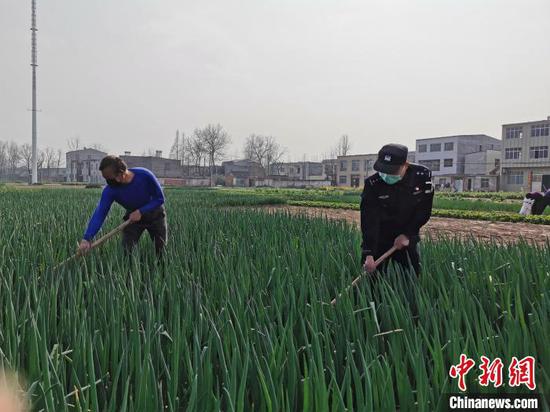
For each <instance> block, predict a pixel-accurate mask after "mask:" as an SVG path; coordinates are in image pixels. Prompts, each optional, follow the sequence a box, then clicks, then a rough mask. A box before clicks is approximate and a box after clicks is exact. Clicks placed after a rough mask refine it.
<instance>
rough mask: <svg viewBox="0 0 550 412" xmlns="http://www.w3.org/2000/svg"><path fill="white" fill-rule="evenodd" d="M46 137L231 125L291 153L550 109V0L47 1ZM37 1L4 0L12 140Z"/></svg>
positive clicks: (166, 141)
mask: <svg viewBox="0 0 550 412" xmlns="http://www.w3.org/2000/svg"><path fill="white" fill-rule="evenodd" d="M37 2H38V29H39V31H38V45H39V53H38V63H39V68H38V106H39V109H41V110H42V111H41V112H40V113H38V128H39V129H38V130H39V135H38V138H39V146H41V147H45V146H53V147H56V148H57V147H59V148H65V147H66V140H67V138H69V137H73V136H80V138H81V140H82V141H83V142H84V143H85V144H92V143H99V144H102V145H103V146H105V147H106V148H107V149H108V150H109V151H110V152H112V153H121V152H122V151H124V150H130V151H132V152H133V153H136V154H141V152H143V150H144V149H146V148H154V149H159V150H164V151H165V153H166V152H167V151H168V149H169V147H170V145H171V143H172V141H173V139H174V136H175V131H176V129H178V128H179V129H180V130H183V131H184V132H185V133H191V132H192V131H193V129H194V128H196V127H201V126H204V125H206V124H208V123H218V122H219V123H221V124H222V125H223V126H224V127H225V129H226V130H227V131H228V132H229V134H230V135H231V138H232V141H233V144H232V146H231V149H230V150H229V153H228V154H229V156H236V155H240V154H241V148H242V144H243V142H244V139H245V137H246V136H247V135H249V134H250V133H259V134H269V135H273V136H275V137H276V138H277V139H278V140H279V142H280V143H281V144H282V145H284V146H286V147H287V148H288V151H289V153H290V154H291V158H292V159H293V160H298V159H302V158H303V156H305V157H307V158H309V159H313V160H315V159H320V158H321V156H322V155H323V153H325V152H328V151H329V149H330V147H331V146H333V145H334V143H335V141H336V140H337V139H338V137H339V136H340V135H342V134H344V133H346V134H348V135H349V136H350V139H351V141H352V144H353V147H352V149H353V152H356V153H359V152H361V153H369V152H376V151H377V150H378V149H379V146H381V145H382V144H384V143H387V142H399V143H403V144H406V145H409V147H413V146H414V140H415V139H416V138H425V137H434V136H441V135H446V134H463V133H486V134H489V135H492V136H495V137H500V134H501V129H500V126H501V125H502V124H503V123H511V122H519V121H526V120H539V119H545V118H546V116H548V115H550V1H549V0H513V1H511V0H460V1H458V0H362V1H351V0H331V1H329V0H307V1H306V0H254V1H246V0H241V1H230V0H221V1H206V0H200V1H185V0H117V1H110V0H87V1H84V0H81V1H77V0H37ZM30 4H31V1H30V0H0V79H1V81H0V140H15V141H17V142H19V143H23V142H30V141H31V114H30V112H29V111H28V109H29V108H30V107H31V83H30V80H31V68H30V66H29V63H30V36H31V33H30V30H29V27H30V10H31V7H30Z"/></svg>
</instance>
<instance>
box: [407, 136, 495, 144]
mask: <svg viewBox="0 0 550 412" xmlns="http://www.w3.org/2000/svg"><path fill="white" fill-rule="evenodd" d="M468 137H488V138H490V139H494V140H499V141H500V139H497V138H496V137H493V136H489V135H486V134H456V135H451V136H439V137H426V138H423V139H416V142H419V141H422V142H424V141H426V140H437V139H461V138H468Z"/></svg>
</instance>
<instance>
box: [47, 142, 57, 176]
mask: <svg viewBox="0 0 550 412" xmlns="http://www.w3.org/2000/svg"><path fill="white" fill-rule="evenodd" d="M44 157H45V163H46V173H47V174H48V177H50V169H52V168H53V167H54V166H55V150H54V149H52V148H51V147H46V149H45V150H44Z"/></svg>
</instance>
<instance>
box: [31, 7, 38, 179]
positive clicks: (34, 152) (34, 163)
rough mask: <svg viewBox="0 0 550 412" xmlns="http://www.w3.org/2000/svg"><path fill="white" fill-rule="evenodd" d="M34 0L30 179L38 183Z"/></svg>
mask: <svg viewBox="0 0 550 412" xmlns="http://www.w3.org/2000/svg"><path fill="white" fill-rule="evenodd" d="M37 30H38V29H37V28H36V0H32V27H31V33H32V40H31V47H32V49H31V66H32V110H31V111H32V178H31V183H32V184H36V183H38V166H37V162H38V157H37V147H36V146H37V136H36V68H37V67H38V60H37V49H36V32H37Z"/></svg>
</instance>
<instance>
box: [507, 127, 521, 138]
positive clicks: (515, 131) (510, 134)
mask: <svg viewBox="0 0 550 412" xmlns="http://www.w3.org/2000/svg"><path fill="white" fill-rule="evenodd" d="M522 137H523V128H521V127H508V128H506V138H507V139H521V138H522Z"/></svg>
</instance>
